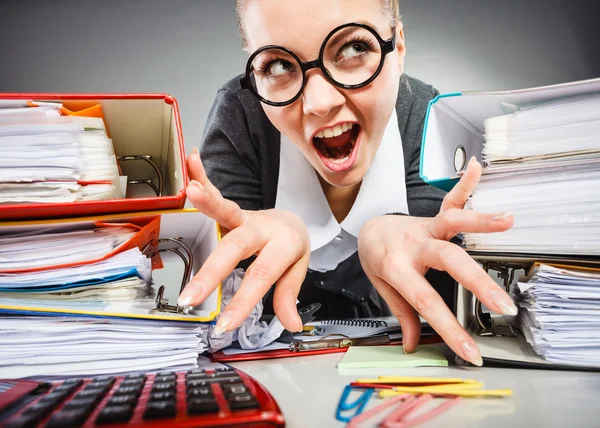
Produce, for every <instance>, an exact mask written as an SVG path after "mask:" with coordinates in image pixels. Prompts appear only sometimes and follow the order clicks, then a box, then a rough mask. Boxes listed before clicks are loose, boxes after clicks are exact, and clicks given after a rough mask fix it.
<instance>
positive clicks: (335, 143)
mask: <svg viewBox="0 0 600 428" xmlns="http://www.w3.org/2000/svg"><path fill="white" fill-rule="evenodd" d="M319 141H320V142H321V144H323V145H325V146H327V147H329V148H331V149H337V148H339V147H344V146H345V145H346V144H348V143H350V142H351V141H352V129H349V130H348V131H346V132H343V133H342V134H341V135H338V136H337V137H331V138H319Z"/></svg>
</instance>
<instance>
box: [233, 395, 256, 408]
mask: <svg viewBox="0 0 600 428" xmlns="http://www.w3.org/2000/svg"><path fill="white" fill-rule="evenodd" d="M227 403H228V404H229V408H230V409H231V410H240V409H253V408H256V407H258V401H256V399H255V398H254V397H253V396H252V395H251V394H236V395H230V396H228V397H227Z"/></svg>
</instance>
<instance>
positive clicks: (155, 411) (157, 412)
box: [144, 400, 176, 419]
mask: <svg viewBox="0 0 600 428" xmlns="http://www.w3.org/2000/svg"><path fill="white" fill-rule="evenodd" d="M175 412H176V409H175V401H174V400H166V401H149V402H148V403H147V404H146V411H145V412H144V419H154V418H170V417H173V416H175Z"/></svg>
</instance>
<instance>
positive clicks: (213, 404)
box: [187, 397, 219, 415]
mask: <svg viewBox="0 0 600 428" xmlns="http://www.w3.org/2000/svg"><path fill="white" fill-rule="evenodd" d="M187 411H188V413H189V414H191V415H196V414H202V413H214V412H218V411H219V405H218V404H217V400H215V398H214V397H207V398H191V399H189V400H188V402H187Z"/></svg>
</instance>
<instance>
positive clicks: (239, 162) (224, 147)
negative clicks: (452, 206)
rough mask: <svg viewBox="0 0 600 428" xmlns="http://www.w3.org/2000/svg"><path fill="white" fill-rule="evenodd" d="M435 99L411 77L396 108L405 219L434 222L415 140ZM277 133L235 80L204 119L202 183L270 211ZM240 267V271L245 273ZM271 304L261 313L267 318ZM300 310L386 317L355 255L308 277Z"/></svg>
mask: <svg viewBox="0 0 600 428" xmlns="http://www.w3.org/2000/svg"><path fill="white" fill-rule="evenodd" d="M437 94H438V92H437V91H436V90H435V89H434V88H433V87H431V86H429V85H426V84H425V83H423V82H421V81H419V80H417V79H414V78H412V77H409V76H406V75H404V76H402V78H401V82H400V90H399V93H398V99H397V101H396V112H397V115H398V125H399V128H400V135H401V137H402V144H403V152H404V164H405V165H404V168H405V171H406V193H407V201H408V209H409V213H410V215H413V216H419V217H433V216H435V215H436V214H437V213H438V211H439V207H440V204H441V202H442V199H443V197H444V192H443V191H442V190H440V189H437V188H435V187H432V186H429V185H428V184H426V183H424V182H423V181H422V180H421V178H420V177H419V160H420V156H421V136H422V134H423V125H424V120H425V113H426V111H427V104H428V102H429V101H430V100H431V99H432V98H434V97H435V96H436V95H437ZM279 149H280V133H279V131H278V130H277V129H276V128H275V127H274V126H273V125H272V124H271V122H270V121H269V120H268V118H267V116H266V115H265V113H264V111H263V109H262V107H261V104H260V102H259V101H258V100H257V99H256V98H255V97H254V96H253V95H252V93H250V92H249V91H247V90H244V89H242V88H241V86H240V83H239V77H238V78H235V79H233V80H231V81H229V82H227V83H226V84H225V85H224V86H223V87H222V88H221V89H220V90H219V91H218V93H217V97H216V100H215V102H214V104H213V107H212V109H211V111H210V114H209V116H208V120H207V123H206V128H205V131H204V137H203V141H202V145H201V148H200V155H201V157H202V162H203V164H204V167H205V169H206V173H207V175H208V178H209V179H210V180H211V181H212V183H213V184H214V185H215V186H216V187H217V188H218V189H219V190H220V191H221V193H222V194H223V196H224V197H225V198H227V199H230V200H232V201H235V202H236V203H238V204H239V205H240V206H241V207H242V208H244V209H247V210H261V209H270V208H274V206H275V200H276V196H277V180H278V176H279ZM247 264H248V262H247V263H246V264H243V265H245V266H247ZM427 278H428V279H429V280H430V281H431V282H432V284H433V285H434V287H435V288H436V289H437V290H438V292H440V294H441V295H442V297H443V298H444V300H445V301H446V303H447V304H448V305H449V306H450V307H451V308H452V307H454V296H455V283H454V282H453V281H452V280H451V278H450V277H449V276H448V275H447V274H445V273H443V272H437V271H433V270H431V271H430V272H429V273H428V275H427ZM270 298H271V296H267V298H266V300H265V311H267V313H268V312H269V311H270V310H271V301H270ZM298 299H299V300H300V304H299V307H301V306H302V305H306V304H310V303H313V302H319V303H321V304H322V305H323V306H322V308H321V309H320V310H319V313H318V314H317V315H318V316H319V317H321V318H325V317H328V318H347V317H363V316H379V315H386V314H388V313H389V312H388V309H387V306H386V305H385V303H384V302H383V301H382V299H380V298H379V296H378V295H377V293H376V292H375V290H374V288H373V287H372V285H371V284H370V282H369V280H368V278H367V277H366V275H365V274H364V272H363V270H362V268H361V266H360V261H359V259H358V255H357V254H356V253H355V254H354V255H353V256H351V257H350V258H348V259H347V260H345V261H344V262H342V263H341V264H340V265H339V266H338V267H337V268H336V269H335V270H334V271H331V272H325V273H320V272H314V271H310V270H309V272H308V273H307V277H306V279H305V281H304V284H303V286H302V290H301V292H300V296H299V297H298Z"/></svg>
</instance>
